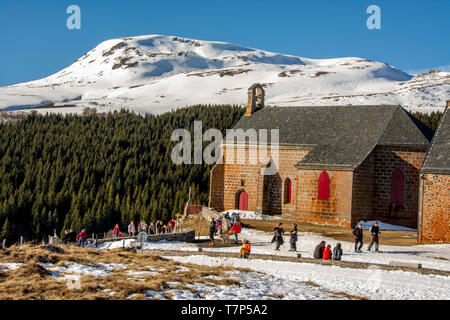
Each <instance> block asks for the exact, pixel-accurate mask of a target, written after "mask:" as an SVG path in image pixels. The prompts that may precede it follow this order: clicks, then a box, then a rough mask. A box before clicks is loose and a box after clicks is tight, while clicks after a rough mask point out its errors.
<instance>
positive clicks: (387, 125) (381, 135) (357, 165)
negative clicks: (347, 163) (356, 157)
mask: <svg viewBox="0 0 450 320" xmlns="http://www.w3.org/2000/svg"><path fill="white" fill-rule="evenodd" d="M399 108H401V106H400V105H398V104H397V105H396V108H395V110H394V112H392V114H391V118H390V119H389V122H388V123H387V124H386V126H385V127H384V129H383V131H382V132H381V134H380V136H379V137H378V140H377V142H376V143H375V145H374V146H373V147H372V148H371V149H370V151H369V152H368V153H367V154H366V155H365V156H364V157H363V158H362V160H361V161H360V162H359V163H357V164H356V166H355V169H356V168H358V167H359V166H360V165H361V164H362V163H363V162H364V161H366V159H367V157H368V156H369V155H370V154H371V153H372V151H373V150H374V149H375V148H376V147H377V146H378V145H379V144H380V140H381V138H383V136H384V133H385V132H386V129H387V128H388V127H389V125H390V124H391V122H392V119H394V114H395V113H396V112H397V110H398V109H399Z"/></svg>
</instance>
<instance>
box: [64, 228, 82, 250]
mask: <svg viewBox="0 0 450 320" xmlns="http://www.w3.org/2000/svg"><path fill="white" fill-rule="evenodd" d="M87 239H88V236H87V233H86V229H83V230H81V232H80V233H79V234H76V233H75V232H74V231H73V230H72V229H69V230H64V236H63V238H62V241H63V242H64V243H66V244H68V243H74V242H75V243H77V245H78V246H79V247H84V245H85V244H86V243H87Z"/></svg>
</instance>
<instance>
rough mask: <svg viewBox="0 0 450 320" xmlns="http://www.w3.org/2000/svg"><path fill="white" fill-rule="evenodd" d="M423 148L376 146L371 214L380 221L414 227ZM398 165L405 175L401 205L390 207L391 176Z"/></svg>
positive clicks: (424, 151) (423, 155)
mask: <svg viewBox="0 0 450 320" xmlns="http://www.w3.org/2000/svg"><path fill="white" fill-rule="evenodd" d="M425 154H426V149H425V148H406V147H402V148H400V147H387V146H378V147H376V148H375V150H374V151H373V158H372V159H373V215H372V216H373V217H376V218H378V219H381V220H382V221H383V222H387V223H391V224H395V225H402V226H406V227H410V228H417V212H418V203H419V170H420V167H421V166H422V163H423V160H424V158H425ZM397 168H400V169H401V170H402V171H403V173H404V175H405V192H404V199H405V202H404V205H403V206H391V205H390V195H391V194H390V192H391V175H392V172H393V171H394V170H395V169H397Z"/></svg>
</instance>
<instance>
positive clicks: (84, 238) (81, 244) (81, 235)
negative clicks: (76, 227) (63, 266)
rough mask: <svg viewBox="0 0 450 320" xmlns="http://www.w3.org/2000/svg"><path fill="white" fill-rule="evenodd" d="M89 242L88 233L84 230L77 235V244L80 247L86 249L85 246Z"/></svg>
mask: <svg viewBox="0 0 450 320" xmlns="http://www.w3.org/2000/svg"><path fill="white" fill-rule="evenodd" d="M86 241H87V233H86V230H85V229H83V230H81V232H80V233H79V234H78V235H77V242H78V246H79V247H84V244H85V243H86Z"/></svg>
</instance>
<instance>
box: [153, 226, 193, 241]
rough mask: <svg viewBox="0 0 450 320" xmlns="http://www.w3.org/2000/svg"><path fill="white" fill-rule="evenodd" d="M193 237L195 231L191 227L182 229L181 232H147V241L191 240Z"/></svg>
mask: <svg viewBox="0 0 450 320" xmlns="http://www.w3.org/2000/svg"><path fill="white" fill-rule="evenodd" d="M194 239H195V231H194V230H193V229H187V230H183V231H182V232H175V233H163V234H149V235H148V239H147V241H150V242H154V241H161V240H166V241H182V242H192V241H194Z"/></svg>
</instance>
